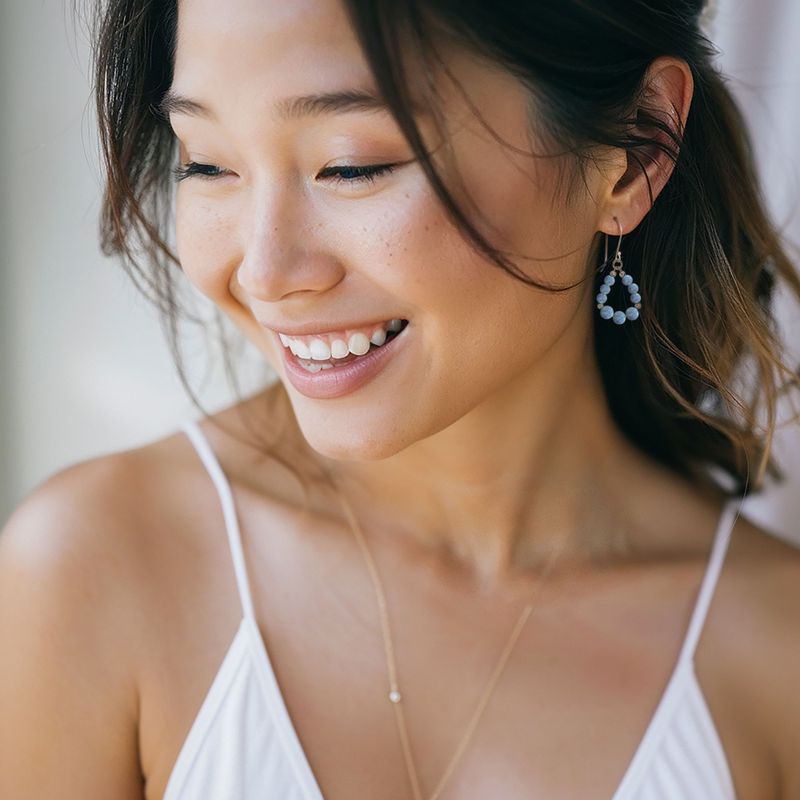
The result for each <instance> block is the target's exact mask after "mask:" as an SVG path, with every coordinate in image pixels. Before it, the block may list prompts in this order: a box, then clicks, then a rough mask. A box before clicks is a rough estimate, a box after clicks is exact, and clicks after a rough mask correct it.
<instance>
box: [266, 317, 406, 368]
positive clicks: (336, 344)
mask: <svg viewBox="0 0 800 800" xmlns="http://www.w3.org/2000/svg"><path fill="white" fill-rule="evenodd" d="M402 327H403V323H402V321H401V320H399V319H392V320H390V321H389V322H388V323H387V324H386V326H385V330H384V328H383V327H378V328H375V329H374V330H373V332H372V336H371V337H370V338H367V336H366V334H364V333H362V332H361V331H358V332H356V333H353V334H351V335H350V337H349V338H348V340H347V341H344V339H333V340H332V341H331V342H330V344H328V342H327V341H326V340H325V339H323V338H321V337H314V338H312V339H311V340H310V341H309V342H308V344H306V342H305V341H303V340H302V339H295V338H293V337H291V336H287V335H286V334H284V333H279V334H278V336H279V338H280V340H281V344H283V346H284V347H288V348H289V349H290V350H291V351H292V353H294V355H296V356H297V357H298V358H304V359H307V360H314V361H330V360H331V359H332V358H334V359H335V358H346V357H347V356H348V355H349V354H350V353H352V354H353V355H356V356H363V355H365V354H366V353H367V352H369V348H370V344H374V345H375V346H376V347H380V346H381V345H382V344H384V343H385V342H386V335H387V333H388V332H394V333H396V332H397V331H399V330H400V329H401V328H402Z"/></svg>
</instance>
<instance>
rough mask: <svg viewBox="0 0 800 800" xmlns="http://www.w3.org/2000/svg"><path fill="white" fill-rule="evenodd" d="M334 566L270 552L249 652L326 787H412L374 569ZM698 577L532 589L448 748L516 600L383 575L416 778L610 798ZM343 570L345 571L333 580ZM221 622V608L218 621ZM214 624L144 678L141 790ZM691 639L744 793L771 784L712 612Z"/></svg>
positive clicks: (190, 713) (333, 798) (336, 790)
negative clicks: (258, 659) (535, 605)
mask: <svg viewBox="0 0 800 800" xmlns="http://www.w3.org/2000/svg"><path fill="white" fill-rule="evenodd" d="M339 567H340V568H339V569H338V570H337V569H336V568H335V565H334V564H331V565H329V569H328V570H325V571H323V572H320V573H312V574H311V575H308V573H306V576H305V578H306V579H305V581H301V580H300V576H299V574H297V573H294V572H292V571H291V570H289V571H283V572H280V571H269V570H267V571H266V572H265V573H264V574H263V575H262V576H261V577H262V580H258V581H257V582H255V581H254V584H255V585H256V586H257V587H258V588H257V589H256V590H255V592H254V596H255V598H256V605H257V617H258V619H259V620H260V629H259V634H260V636H261V646H262V647H263V646H264V645H266V647H265V653H267V654H268V655H266V658H267V659H268V661H266V662H265V663H264V664H261V663H256V664H254V668H256V669H258V668H265V667H267V668H269V669H270V670H271V672H272V673H273V674H274V676H275V679H276V681H277V684H278V686H279V689H280V702H281V703H283V704H284V707H285V709H286V711H287V712H288V715H289V718H290V719H291V723H292V730H293V734H294V735H295V736H296V737H297V741H298V742H299V745H300V748H301V752H302V755H303V758H302V761H303V766H304V768H306V769H308V770H309V772H310V773H312V775H313V777H314V779H315V780H316V782H317V783H318V784H319V786H320V788H321V791H322V794H323V795H324V798H325V800H337V798H373V797H381V798H398V800H401V798H402V799H403V800H406V798H411V797H412V794H411V791H410V788H409V777H408V772H407V770H406V766H405V761H404V755H403V747H402V739H401V735H400V733H399V731H398V725H397V719H396V709H395V708H394V707H393V705H392V704H391V703H390V702H389V700H388V698H387V692H388V677H387V664H386V654H385V651H384V640H383V636H382V629H381V625H380V619H379V615H378V613H377V606H376V604H375V599H374V595H372V594H371V592H372V587H371V586H370V584H369V580H368V578H363V576H362V578H363V579H362V578H358V577H357V574H356V573H352V574H345V572H346V571H345V568H344V567H343V566H342V565H339ZM326 575H327V577H326ZM698 580H699V578H698V576H697V575H696V574H695V575H692V574H691V571H689V572H687V573H686V574H684V575H683V576H682V577H681V576H677V575H676V576H672V580H671V584H672V585H673V587H674V596H673V602H672V604H671V605H665V604H664V603H663V602H659V601H658V596H659V592H658V591H653V592H652V593H650V594H648V592H646V591H643V588H642V586H643V585H644V584H641V583H640V582H639V581H638V580H636V579H633V578H631V585H630V589H629V592H626V591H624V590H622V589H620V584H619V582H616V584H615V585H614V588H608V587H607V586H606V587H605V588H604V586H605V584H603V583H599V584H597V585H596V586H594V587H591V589H589V588H588V587H585V588H584V596H586V597H589V596H591V598H592V602H591V603H581V602H557V601H554V600H552V598H551V602H549V603H546V602H544V600H543V602H542V605H541V607H540V608H539V609H538V610H536V611H534V613H533V614H532V615H531V616H530V617H529V618H528V620H527V621H526V623H525V626H524V628H523V629H522V632H521V634H520V636H519V638H518V639H517V642H516V644H515V646H514V649H513V650H512V652H511V654H510V656H509V658H508V660H507V662H506V664H505V667H504V669H503V671H502V672H501V673H500V675H499V678H498V680H497V682H496V684H495V687H494V689H493V691H492V692H491V694H490V696H489V698H488V701H487V702H486V705H485V707H484V709H483V712H482V713H481V714H480V716H479V717H478V718H477V722H475V725H474V730H473V732H472V734H471V735H470V736H469V737H468V738H467V740H466V745H465V746H464V748H463V751H462V752H461V755H460V757H459V758H458V759H457V760H456V761H455V763H453V761H452V759H453V756H454V755H455V754H456V753H457V751H458V750H459V747H460V746H461V745H462V742H463V741H464V736H465V734H466V733H467V731H468V730H469V728H470V725H471V723H472V722H473V718H474V715H475V713H476V710H477V708H478V705H479V703H480V701H481V698H482V695H483V693H484V690H485V689H486V687H487V685H488V683H489V681H490V679H491V677H492V674H493V671H494V670H495V668H496V667H497V664H498V660H499V658H500V656H501V653H502V651H503V648H504V646H505V645H506V643H507V642H508V639H509V636H510V634H511V632H512V629H513V628H514V625H515V624H516V622H517V620H518V617H519V610H520V605H519V604H517V605H514V606H511V605H502V604H501V605H498V606H492V605H491V604H489V605H487V604H485V603H481V602H475V603H474V604H472V605H470V602H469V601H468V600H467V599H465V598H461V599H460V602H455V603H454V602H452V597H451V598H450V599H449V600H448V599H446V598H444V597H442V596H438V595H436V594H435V593H434V594H431V593H430V592H429V591H427V590H425V587H424V586H421V587H420V591H418V592H416V593H414V592H402V591H401V589H402V583H403V581H402V580H400V581H398V582H392V581H389V582H387V610H388V613H389V615H390V624H391V631H392V644H393V648H394V654H395V663H396V669H397V672H398V680H399V684H400V687H401V691H402V693H403V702H402V708H403V715H404V718H405V724H406V730H407V734H408V741H409V746H410V750H411V756H412V758H413V761H414V764H415V767H416V772H417V776H418V780H419V784H420V786H421V788H422V794H423V796H424V797H425V798H426V799H427V798H429V797H430V796H431V794H432V793H433V791H434V789H435V788H436V787H437V786H438V785H439V782H440V780H441V779H442V777H443V776H444V775H445V774H446V772H447V771H448V768H449V767H450V766H451V765H452V767H453V768H452V772H451V773H450V775H449V777H447V779H446V781H445V783H444V786H443V789H442V793H441V795H440V796H441V797H442V798H443V800H448V799H451V800H452V798H459V800H472V798H485V797H490V796H502V797H503V798H509V800H515V798H529V797H531V796H544V797H548V798H553V799H554V800H558V799H559V798H583V797H585V798H593V800H594V799H595V798H601V800H602V799H603V798H607V800H612V798H613V797H614V795H615V792H616V791H617V789H618V787H619V785H620V783H621V782H622V780H623V778H624V776H625V775H626V773H627V772H628V770H629V769H630V767H631V763H632V762H633V761H634V759H635V758H636V757H637V754H638V752H639V749H640V748H641V745H642V741H643V738H644V737H645V735H646V733H647V732H648V731H649V729H650V727H651V725H652V723H653V719H654V716H655V715H656V714H657V713H658V712H659V710H660V709H659V706H660V704H661V703H662V702H663V700H664V692H665V688H666V687H667V686H668V684H669V682H670V679H671V678H672V677H673V669H674V666H675V662H676V659H677V654H678V652H679V650H680V647H681V643H682V641H683V637H684V635H685V629H686V625H687V623H688V615H689V614H690V612H691V606H692V603H693V599H694V591H696V588H697V582H698ZM609 585H610V584H609ZM649 585H651V586H655V584H653V583H651V584H649ZM342 586H347V587H349V588H348V590H346V591H343V590H342V589H341V588H337V587H342ZM634 596H635V597H636V599H637V602H633V598H634ZM401 600H402V602H400V601H401ZM223 628H224V624H223V622H222V620H217V622H216V628H215V629H216V630H217V631H218V632H219V631H221V630H223ZM227 629H228V630H229V631H230V624H229V623H228V624H227ZM227 638H228V639H229V638H230V634H229V635H228V637H227ZM225 641H226V637H225V636H224V635H219V636H217V637H216V639H214V640H212V639H211V638H209V637H208V636H207V635H206V637H205V645H203V643H202V641H200V640H198V641H197V642H195V643H194V647H193V648H192V649H191V650H190V652H192V653H193V654H194V655H195V659H194V661H193V663H192V664H188V663H187V659H186V656H185V653H186V651H185V650H184V656H183V657H181V655H180V650H179V649H176V650H175V651H174V652H173V655H172V656H171V659H172V660H171V661H170V662H169V663H168V664H166V668H165V669H162V670H161V676H160V678H159V679H156V680H154V681H152V682H150V683H149V684H148V686H147V691H146V692H144V694H143V708H144V709H145V710H146V712H148V713H145V714H144V715H143V717H144V719H146V721H147V723H146V724H147V727H146V728H143V731H142V737H143V741H144V742H145V743H147V744H148V745H149V746H146V747H145V748H144V749H145V753H146V754H149V758H150V760H149V763H144V762H145V759H143V763H144V766H145V772H146V774H147V775H148V791H147V797H148V798H157V797H158V798H160V797H161V796H162V794H163V790H164V787H165V786H166V782H167V780H168V778H169V774H170V771H171V769H172V767H173V764H174V761H175V758H176V756H177V754H178V752H179V751H180V749H181V747H182V745H183V743H184V740H185V738H186V734H187V732H188V730H189V728H190V726H191V724H192V722H193V720H194V718H195V716H196V714H197V711H198V708H199V707H200V704H201V703H202V701H203V698H204V697H205V695H206V693H207V691H208V688H209V686H210V684H211V681H212V679H213V677H214V676H215V674H216V671H217V669H218V668H219V665H220V663H221V660H222V657H223V655H224V646H223V645H224V642H225ZM701 646H702V655H703V658H702V659H699V660H698V679H699V682H700V686H701V687H702V690H703V692H704V694H705V695H706V697H707V700H708V703H709V711H710V713H711V715H712V716H713V719H714V722H715V723H716V729H717V731H718V734H719V736H720V739H721V744H722V747H723V748H724V752H725V755H726V757H727V760H728V762H729V764H730V768H731V771H732V773H733V777H734V782H735V785H736V790H737V793H738V794H737V796H738V798H739V800H748V799H749V798H752V799H753V800H755V798H764V797H766V796H769V795H768V794H765V787H767V786H768V785H770V782H769V778H768V771H767V767H766V764H767V759H766V757H765V756H764V754H763V747H762V746H761V745H760V743H759V742H758V741H756V740H754V738H753V736H752V735H750V734H749V733H748V730H749V728H748V724H747V720H746V719H745V718H743V717H742V716H741V714H740V713H739V709H738V707H737V704H736V702H735V687H733V686H730V685H726V683H725V681H724V680H723V679H722V677H721V676H722V675H723V674H724V670H721V669H719V665H718V664H717V662H716V660H715V658H714V651H715V643H714V641H713V628H712V631H711V633H710V634H707V635H706V636H705V637H704V640H702V641H701ZM698 655H700V654H698ZM701 667H702V668H701ZM187 676H201V677H200V678H198V679H193V678H191V677H189V678H188V679H187Z"/></svg>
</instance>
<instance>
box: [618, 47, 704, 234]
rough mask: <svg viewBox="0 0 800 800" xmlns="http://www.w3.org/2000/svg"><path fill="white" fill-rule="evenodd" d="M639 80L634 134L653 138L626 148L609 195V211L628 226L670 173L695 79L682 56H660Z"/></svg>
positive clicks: (643, 212) (640, 216)
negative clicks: (624, 162)
mask: <svg viewBox="0 0 800 800" xmlns="http://www.w3.org/2000/svg"><path fill="white" fill-rule="evenodd" d="M643 86H644V89H643V92H642V98H641V101H640V103H639V105H638V107H637V109H636V120H637V124H636V127H635V128H634V130H633V135H634V136H636V137H647V138H648V139H649V140H650V141H651V142H653V143H652V144H642V145H638V146H634V147H632V148H631V149H629V150H628V151H627V168H626V169H625V171H624V173H623V174H622V176H621V177H620V178H619V179H618V180H617V182H616V184H615V185H614V188H613V190H612V193H611V196H610V198H609V199H610V201H611V206H612V207H613V208H612V211H611V213H612V214H615V215H616V216H617V217H619V218H620V219H623V220H625V227H626V228H627V229H628V230H632V229H633V228H635V227H636V226H637V225H639V223H640V222H641V221H642V219H644V217H645V216H646V215H647V213H648V212H649V211H650V209H651V208H652V205H653V203H654V202H655V200H656V198H657V197H658V195H659V194H660V193H661V191H662V190H663V188H664V186H666V184H667V181H668V180H669V179H670V177H671V175H672V172H673V170H674V168H675V160H676V159H677V156H678V152H679V143H680V141H681V139H682V137H683V131H684V128H685V126H686V119H687V117H688V115H689V107H690V105H691V100H692V93H693V89H694V81H693V78H692V72H691V70H690V69H689V66H688V65H687V64H686V62H685V61H683V60H682V59H678V58H675V57H672V56H661V57H659V58H657V59H655V60H654V61H653V62H652V63H651V64H650V67H649V68H648V70H647V73H646V75H645V78H644V81H643ZM664 127H667V128H668V130H669V131H671V133H667V131H665V130H664V129H663V128H664Z"/></svg>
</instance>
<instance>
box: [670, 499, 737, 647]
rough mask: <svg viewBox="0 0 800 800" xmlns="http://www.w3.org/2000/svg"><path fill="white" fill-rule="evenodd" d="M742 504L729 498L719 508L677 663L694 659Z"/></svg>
mask: <svg viewBox="0 0 800 800" xmlns="http://www.w3.org/2000/svg"><path fill="white" fill-rule="evenodd" d="M742 501H743V498H741V497H730V498H728V500H726V501H725V504H724V506H723V508H722V513H721V514H720V518H719V523H718V524H717V530H716V533H715V534H714V543H713V545H712V547H711V556H710V558H709V560H708V566H707V567H706V572H705V575H704V576H703V582H702V583H701V585H700V591H699V592H698V594H697V602H696V603H695V607H694V611H693V613H692V618H691V621H690V622H689V628H688V630H687V633H686V639H685V641H684V643H683V649H682V650H681V655H680V661H689V660H690V659H693V658H694V652H695V649H696V647H697V642H698V640H699V639H700V633H701V631H702V630H703V624H704V622H705V619H706V615H707V614H708V608H709V606H710V605H711V599H712V597H713V595H714V589H715V587H716V585H717V580H718V579H719V575H720V572H721V571H722V564H723V562H724V560H725V554H726V553H727V552H728V544H729V542H730V538H731V533H732V531H733V527H734V525H735V523H736V520H737V519H738V517H739V514H740V512H741V505H742Z"/></svg>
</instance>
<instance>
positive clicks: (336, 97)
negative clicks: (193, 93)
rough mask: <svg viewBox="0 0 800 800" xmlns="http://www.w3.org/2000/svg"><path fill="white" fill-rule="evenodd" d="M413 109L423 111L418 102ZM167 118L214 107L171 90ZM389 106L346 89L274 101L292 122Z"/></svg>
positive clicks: (206, 113)
mask: <svg viewBox="0 0 800 800" xmlns="http://www.w3.org/2000/svg"><path fill="white" fill-rule="evenodd" d="M412 108H413V109H414V110H415V111H416V112H417V113H420V112H421V108H420V107H419V106H418V105H417V104H412ZM157 110H158V111H159V112H160V113H161V114H162V116H164V117H168V116H169V115H170V114H189V115H191V116H194V117H205V118H212V117H213V116H214V114H213V112H212V111H211V109H209V108H207V107H206V106H204V105H203V104H202V103H199V102H197V101H196V100H192V99H191V98H189V97H184V96H183V95H180V94H177V93H176V92H173V91H172V90H169V91H168V92H167V93H166V94H165V95H164V97H163V98H162V100H161V102H160V103H159V104H158V106H157ZM388 110H389V107H388V106H387V105H386V103H385V102H384V101H383V100H382V99H381V98H380V97H378V96H377V95H376V94H375V93H373V92H371V91H369V90H366V89H344V90H341V91H336V92H323V93H320V94H304V95H297V96H295V97H285V98H282V99H281V100H276V101H275V103H274V104H273V113H274V115H275V117H276V118H277V119H279V120H283V121H288V120H295V119H301V118H303V117H320V116H324V115H327V114H344V113H348V112H365V111H366V112H370V111H388Z"/></svg>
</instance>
